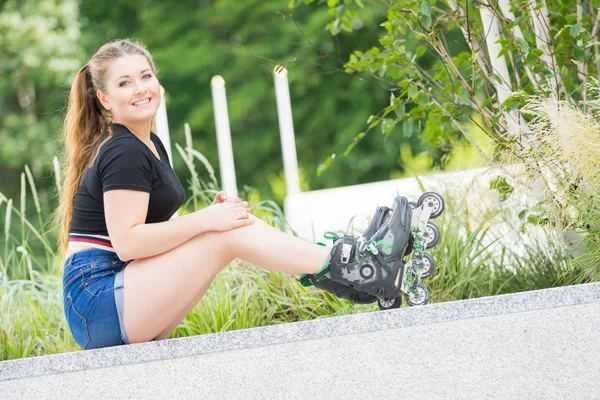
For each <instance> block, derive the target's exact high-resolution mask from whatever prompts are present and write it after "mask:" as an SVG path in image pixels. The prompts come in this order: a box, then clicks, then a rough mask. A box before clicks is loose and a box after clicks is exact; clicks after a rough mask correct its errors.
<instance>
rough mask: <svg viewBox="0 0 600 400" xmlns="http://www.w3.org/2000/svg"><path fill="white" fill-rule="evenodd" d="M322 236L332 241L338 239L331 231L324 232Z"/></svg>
mask: <svg viewBox="0 0 600 400" xmlns="http://www.w3.org/2000/svg"><path fill="white" fill-rule="evenodd" d="M323 236H324V237H325V239H329V240H333V241H335V240H338V239H339V238H338V237H337V236H336V235H334V234H332V233H324V234H323Z"/></svg>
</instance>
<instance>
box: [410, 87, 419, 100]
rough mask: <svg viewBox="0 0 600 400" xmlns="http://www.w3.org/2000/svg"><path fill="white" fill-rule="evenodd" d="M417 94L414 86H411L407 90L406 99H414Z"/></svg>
mask: <svg viewBox="0 0 600 400" xmlns="http://www.w3.org/2000/svg"><path fill="white" fill-rule="evenodd" d="M418 94H419V89H418V88H417V87H416V86H411V87H409V88H408V97H410V98H411V99H414V98H415V97H417V95H418Z"/></svg>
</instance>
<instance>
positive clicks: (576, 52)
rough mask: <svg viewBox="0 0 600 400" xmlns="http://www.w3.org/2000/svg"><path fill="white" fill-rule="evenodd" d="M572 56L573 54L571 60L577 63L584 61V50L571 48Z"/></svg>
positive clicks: (576, 47) (575, 47) (577, 47)
mask: <svg viewBox="0 0 600 400" xmlns="http://www.w3.org/2000/svg"><path fill="white" fill-rule="evenodd" d="M572 54H573V58H574V59H575V60H576V61H579V62H583V61H585V49H584V48H583V47H579V46H573V51H572Z"/></svg>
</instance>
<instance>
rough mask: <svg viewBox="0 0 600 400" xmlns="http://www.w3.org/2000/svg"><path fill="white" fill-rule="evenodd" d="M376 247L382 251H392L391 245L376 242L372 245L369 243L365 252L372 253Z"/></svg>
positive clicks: (380, 241) (381, 241) (379, 241)
mask: <svg viewBox="0 0 600 400" xmlns="http://www.w3.org/2000/svg"><path fill="white" fill-rule="evenodd" d="M377 247H380V248H381V250H383V251H388V252H389V251H392V245H391V244H389V243H384V241H383V240H376V241H374V242H372V243H369V245H368V246H367V251H368V252H369V253H372V252H373V251H374V250H376V249H377Z"/></svg>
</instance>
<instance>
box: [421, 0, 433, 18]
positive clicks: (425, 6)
mask: <svg viewBox="0 0 600 400" xmlns="http://www.w3.org/2000/svg"><path fill="white" fill-rule="evenodd" d="M419 10H420V11H421V14H423V15H425V16H427V17H429V16H431V4H430V3H429V0H423V1H421V5H420V7H419Z"/></svg>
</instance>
